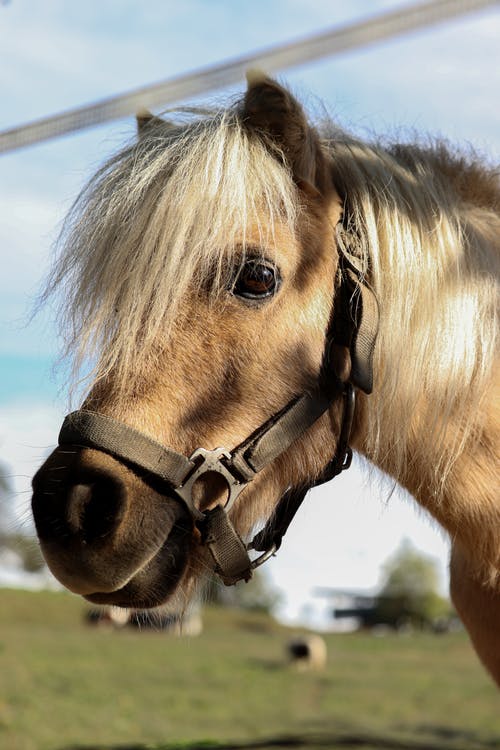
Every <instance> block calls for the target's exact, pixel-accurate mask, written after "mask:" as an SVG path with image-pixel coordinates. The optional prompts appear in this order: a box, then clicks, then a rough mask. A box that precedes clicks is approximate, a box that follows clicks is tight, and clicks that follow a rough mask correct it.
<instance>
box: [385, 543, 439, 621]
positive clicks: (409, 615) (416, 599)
mask: <svg viewBox="0 0 500 750" xmlns="http://www.w3.org/2000/svg"><path fill="white" fill-rule="evenodd" d="M383 579H384V582H383V584H382V587H381V589H380V592H379V594H378V596H377V598H376V603H375V609H374V620H375V621H376V622H380V623H385V624H387V625H392V626H394V627H398V626H399V625H403V624H410V625H413V626H415V627H420V628H422V627H426V626H429V625H432V624H433V623H434V622H436V621H438V620H439V619H440V618H443V617H447V616H449V614H450V603H449V602H448V600H447V599H445V598H444V597H442V596H440V594H439V586H438V579H439V577H438V571H437V567H436V563H435V561H434V560H433V559H432V558H429V557H426V556H424V555H422V554H421V553H420V552H417V550H416V549H414V547H412V545H411V544H410V543H409V542H408V541H405V542H403V544H402V545H401V547H400V549H399V550H398V551H397V552H396V554H395V555H394V556H393V557H392V558H391V559H390V560H388V562H387V563H386V565H385V566H384V571H383Z"/></svg>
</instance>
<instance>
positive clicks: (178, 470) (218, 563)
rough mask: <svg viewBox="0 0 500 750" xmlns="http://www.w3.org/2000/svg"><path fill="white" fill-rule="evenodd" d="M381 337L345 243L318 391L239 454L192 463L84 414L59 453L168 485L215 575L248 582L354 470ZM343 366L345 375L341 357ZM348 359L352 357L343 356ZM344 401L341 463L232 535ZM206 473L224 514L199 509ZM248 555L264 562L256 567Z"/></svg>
mask: <svg viewBox="0 0 500 750" xmlns="http://www.w3.org/2000/svg"><path fill="white" fill-rule="evenodd" d="M377 331H378V306H377V301H376V298H375V295H374V293H373V291H372V290H371V288H370V287H369V286H368V284H367V283H366V281H365V279H364V275H363V273H362V271H361V270H360V268H359V265H358V263H357V260H356V258H355V257H354V256H352V255H350V254H349V253H347V252H346V251H345V250H343V249H342V243H340V242H339V282H338V285H337V290H336V295H335V304H334V308H333V313H332V322H331V324H330V327H329V331H328V333H327V338H326V345H325V351H324V355H323V364H322V367H321V372H320V377H319V380H318V386H317V388H316V389H315V390H314V391H311V392H306V393H303V394H302V395H300V396H298V397H297V398H295V399H293V400H292V401H290V402H289V403H288V404H287V405H286V406H285V407H284V408H283V409H282V410H281V411H280V412H278V413H277V414H275V415H273V416H272V417H271V418H270V419H268V420H267V421H266V422H264V423H263V424H262V425H261V426H260V427H259V428H258V429H257V430H256V431H255V432H253V433H252V434H251V435H250V436H249V437H248V438H246V439H245V440H244V441H243V442H242V443H240V444H239V445H238V446H236V448H234V449H233V450H231V451H230V450H226V449H224V448H216V449H214V450H206V449H205V448H198V449H197V450H195V451H194V453H193V454H192V455H191V456H190V457H189V458H188V457H186V456H184V455H183V454H181V453H178V452H177V451H175V450H173V449H172V448H169V447H168V446H164V445H162V444H161V443H159V442H157V441H156V440H153V439H152V438H150V437H148V436H147V435H144V434H143V433H141V432H139V431H138V430H135V429H134V428H132V427H129V426H128V425H125V424H123V423H122V422H118V421H117V420H115V419H112V418H111V417H107V416H105V415H102V414H97V413H94V412H91V411H86V410H79V411H75V412H72V413H71V414H69V415H68V416H67V417H66V418H65V420H64V422H63V425H62V428H61V432H60V434H59V445H66V444H72V445H78V446H82V447H87V448H95V449H97V450H101V451H104V452H105V453H109V454H110V455H112V456H114V457H115V458H117V459H119V460H122V461H124V462H126V463H129V464H131V465H132V466H135V467H138V468H140V469H142V470H144V471H146V472H148V473H149V474H151V475H153V476H155V477H157V478H159V479H161V480H163V481H164V482H165V483H166V484H167V486H168V489H169V491H170V493H171V494H173V495H174V496H175V497H177V498H178V499H180V500H182V501H183V502H184V504H185V505H186V507H187V509H188V510H189V512H190V514H191V516H192V518H193V520H194V522H195V524H196V525H197V527H198V528H199V530H200V532H201V541H202V544H204V545H206V546H207V548H208V549H209V551H210V553H211V555H212V557H213V560H214V565H215V572H216V573H217V574H218V575H219V576H220V577H221V579H222V580H223V582H224V583H225V584H226V585H231V584H233V583H236V582H237V581H239V580H242V579H244V580H249V579H250V578H251V576H252V572H253V570H254V569H255V568H256V567H258V566H259V565H261V564H262V563H263V562H265V561H266V560H267V559H268V558H269V557H270V556H271V555H273V554H274V553H275V552H276V550H277V549H278V548H279V547H280V545H281V540H282V537H283V535H284V534H285V532H286V530H287V529H288V526H289V524H290V522H291V521H292V519H293V517H294V515H295V513H296V512H297V510H298V508H299V507H300V504H301V503H302V501H303V499H304V497H305V495H306V493H307V491H308V490H309V489H310V488H311V487H313V486H316V485H318V484H322V483H323V482H326V481H328V480H330V479H332V478H333V477H335V476H337V475H338V474H339V473H340V472H341V471H343V470H344V469H347V468H349V466H350V463H351V456H352V452H351V449H350V447H349V437H350V432H351V427H352V421H353V416H354V408H355V388H360V389H361V390H363V391H364V392H365V393H371V390H372V385H373V367H372V359H373V351H374V347H375V339H376V335H377ZM339 351H340V352H341V353H343V357H342V356H341V359H343V361H344V364H345V361H349V359H350V367H348V368H347V372H346V371H345V370H346V368H345V366H344V368H343V372H340V371H341V370H342V367H341V366H340V367H339V363H338V361H337V359H338V352H339ZM346 354H347V357H346V356H345V355H346ZM338 399H342V417H341V427H340V435H339V439H338V441H337V449H336V453H335V456H334V457H333V458H332V460H331V461H330V462H329V463H328V465H327V466H326V468H325V469H324V470H323V472H322V473H321V475H320V476H319V477H318V478H317V479H316V480H315V481H312V482H311V483H309V484H308V485H305V486H301V487H289V488H288V490H287V491H286V492H285V493H284V495H283V496H282V497H281V499H280V501H279V502H278V505H277V507H276V509H275V511H274V513H273V515H272V516H271V518H270V519H269V520H268V521H267V523H266V525H265V527H264V529H263V530H262V531H261V532H259V533H258V534H257V535H256V536H255V537H254V538H253V540H252V541H251V542H250V543H249V544H245V543H244V542H243V540H242V539H241V537H240V536H239V534H238V533H237V532H236V530H235V529H234V527H233V525H232V523H231V520H230V518H229V516H228V512H229V510H230V509H231V507H232V506H233V505H234V502H235V501H236V499H237V498H238V496H239V495H240V493H241V492H242V491H243V490H244V489H245V487H246V486H247V485H248V483H249V482H251V481H252V479H253V478H254V477H255V476H256V475H257V474H258V473H259V472H260V471H262V469H264V468H265V467H266V466H267V465H268V464H270V463H271V462H272V461H273V460H274V459H275V458H277V457H278V456H279V455H280V454H282V453H283V452H284V451H286V450H287V448H289V447H290V446H291V445H292V443H294V442H295V440H297V438H299V437H300V436H301V435H302V434H303V433H304V432H305V431H306V430H308V429H309V428H310V427H311V426H312V425H313V424H314V423H315V422H316V421H317V420H318V419H319V418H320V417H321V416H322V414H324V413H325V412H326V411H327V410H328V408H329V407H330V406H331V405H332V403H333V402H334V401H336V400H338ZM208 472H216V473H217V474H219V475H221V476H222V477H223V478H224V479H225V481H226V484H227V489H228V496H227V501H226V504H225V505H224V507H222V506H221V505H217V506H216V507H215V508H213V509H211V510H208V511H206V512H204V513H202V512H201V511H200V510H199V508H197V507H196V505H195V503H194V501H193V486H194V485H195V483H196V482H197V481H198V479H199V478H200V477H202V476H203V475H204V474H206V473H208ZM249 550H256V551H258V552H261V553H262V554H261V555H260V556H259V557H257V559H255V560H251V559H250V556H249V554H248V551H249Z"/></svg>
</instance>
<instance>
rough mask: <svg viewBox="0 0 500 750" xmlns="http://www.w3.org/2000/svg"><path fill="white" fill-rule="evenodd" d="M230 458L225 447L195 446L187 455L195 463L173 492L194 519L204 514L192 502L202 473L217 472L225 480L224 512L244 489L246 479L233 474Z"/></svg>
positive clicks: (202, 516) (199, 518)
mask: <svg viewBox="0 0 500 750" xmlns="http://www.w3.org/2000/svg"><path fill="white" fill-rule="evenodd" d="M231 459H232V456H231V452H230V451H228V450H227V449H226V448H215V449H214V450H206V448H197V449H196V450H195V451H194V453H192V454H191V455H190V456H189V460H190V461H192V462H193V463H194V464H195V468H194V470H193V471H192V472H191V473H190V474H188V475H187V477H186V478H185V479H184V480H183V482H182V484H181V485H180V486H178V487H175V493H176V494H177V495H179V497H180V498H181V500H183V501H184V502H185V503H186V505H187V506H188V508H189V510H190V512H191V515H192V516H193V517H194V518H195V519H198V520H201V519H202V518H204V514H203V513H202V512H201V511H200V510H198V508H197V507H196V506H195V504H194V502H193V487H194V485H195V484H196V482H197V481H198V479H199V478H200V477H202V476H203V475H204V474H208V473H215V474H219V476H221V477H223V479H224V480H225V481H226V485H227V489H228V497H227V500H226V502H225V504H224V506H223V507H224V510H225V511H226V513H227V512H228V511H229V510H230V509H231V508H232V507H233V505H234V502H235V500H236V498H237V497H238V495H239V494H240V492H242V491H243V490H244V489H245V487H246V485H247V483H248V480H247V481H245V480H241V479H239V478H238V477H236V476H235V474H233V472H232V471H231V469H230V468H229V467H230V466H231Z"/></svg>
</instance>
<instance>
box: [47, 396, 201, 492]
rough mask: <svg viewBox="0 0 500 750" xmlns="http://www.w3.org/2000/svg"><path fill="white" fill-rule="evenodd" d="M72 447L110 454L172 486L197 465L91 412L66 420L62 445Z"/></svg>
mask: <svg viewBox="0 0 500 750" xmlns="http://www.w3.org/2000/svg"><path fill="white" fill-rule="evenodd" d="M65 443H72V444H73V445H83V446H85V447H87V448H95V449H97V450H101V451H104V452H105V453H110V454H111V455H112V456H116V457H117V458H121V459H123V460H124V461H128V462H130V463H132V464H134V465H135V466H139V467H140V468H142V469H146V471H149V472H151V474H154V475H155V476H158V477H160V478H161V479H164V480H165V481H167V482H169V483H170V484H172V485H174V486H175V485H178V484H181V483H182V481H183V480H184V478H185V477H186V475H187V474H189V473H190V472H191V471H192V470H193V469H194V463H193V462H192V461H190V460H189V458H186V456H183V455H182V454H181V453H177V451H174V450H172V448H168V447H166V446H164V445H162V444H161V443H158V442H157V441H156V440H153V438H150V437H148V436H147V435H143V434H142V432H139V431H138V430H134V428H133V427H129V425H126V424H123V423H122V422H118V421H117V420H116V419H112V418H111V417H106V416H105V415H103V414H96V413H94V412H91V411H85V410H84V409H82V410H80V411H74V412H72V413H71V414H68V416H67V417H66V418H65V420H64V422H63V425H62V427H61V431H60V433H59V445H63V444H65Z"/></svg>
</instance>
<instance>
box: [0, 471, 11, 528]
mask: <svg viewBox="0 0 500 750" xmlns="http://www.w3.org/2000/svg"><path fill="white" fill-rule="evenodd" d="M11 498H12V487H11V484H10V480H9V475H8V470H7V467H6V465H5V464H3V463H0V534H2V535H3V534H5V533H7V532H8V529H9V528H10V525H11V520H12V510H11V508H10V501H11Z"/></svg>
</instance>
